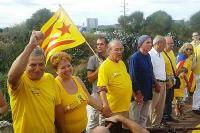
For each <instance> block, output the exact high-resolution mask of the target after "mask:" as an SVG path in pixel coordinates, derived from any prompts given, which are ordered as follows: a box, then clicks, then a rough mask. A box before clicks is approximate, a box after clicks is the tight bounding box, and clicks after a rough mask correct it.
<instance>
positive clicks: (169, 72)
mask: <svg viewBox="0 0 200 133" xmlns="http://www.w3.org/2000/svg"><path fill="white" fill-rule="evenodd" d="M165 39H166V47H165V49H164V51H163V52H162V55H163V58H164V61H165V71H166V77H167V80H168V82H167V83H166V100H165V109H164V114H163V122H164V123H165V122H178V121H177V120H176V119H174V118H173V117H172V116H171V115H172V101H173V98H174V89H173V88H172V86H173V83H174V73H173V69H172V67H173V68H174V70H175V71H176V58H175V56H174V52H173V50H172V49H173V46H174V41H173V39H172V37H170V36H167V37H165ZM168 57H169V58H168ZM171 63H172V65H171Z"/></svg>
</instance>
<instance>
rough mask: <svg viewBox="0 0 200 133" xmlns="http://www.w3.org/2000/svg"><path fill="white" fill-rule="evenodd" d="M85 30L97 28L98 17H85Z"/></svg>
mask: <svg viewBox="0 0 200 133" xmlns="http://www.w3.org/2000/svg"><path fill="white" fill-rule="evenodd" d="M86 21H87V30H91V29H97V27H98V19H97V18H87V20H86Z"/></svg>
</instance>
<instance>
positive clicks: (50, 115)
mask: <svg viewBox="0 0 200 133" xmlns="http://www.w3.org/2000/svg"><path fill="white" fill-rule="evenodd" d="M43 39H44V35H43V34H42V33H41V32H40V31H33V32H32V35H31V37H30V41H29V43H28V44H27V45H26V47H25V49H24V51H23V52H22V53H21V54H20V55H19V56H18V57H17V58H16V60H15V61H14V62H13V64H12V66H11V68H10V70H9V72H8V81H7V82H8V93H9V96H10V105H11V110H12V119H13V129H14V132H16V133H27V132H28V133H36V132H37V133H54V132H60V133H109V132H110V131H109V128H111V127H112V126H113V123H116V122H121V123H122V126H121V128H122V129H123V132H125V133H126V132H133V133H148V131H147V130H146V129H145V128H146V127H147V121H149V123H150V126H152V127H160V126H163V125H165V124H167V122H169V121H173V122H178V121H179V120H181V119H184V102H185V101H186V99H187V97H188V93H190V92H193V91H194V94H193V105H192V110H193V112H194V113H196V114H200V34H199V33H198V32H195V33H193V37H192V39H193V41H192V42H191V43H184V44H183V45H182V47H181V48H180V49H179V52H178V55H177V58H176V57H175V54H174V52H173V46H174V41H173V38H172V37H171V36H166V37H164V36H160V35H157V36H155V37H154V38H152V37H151V36H149V35H142V36H140V37H139V38H138V51H137V52H135V53H133V55H131V57H130V60H129V64H128V65H129V66H128V70H127V67H126V65H125V63H124V62H123V61H122V55H123V52H124V47H123V44H122V43H121V42H120V41H119V40H112V41H110V42H108V41H107V39H106V38H105V37H102V36H100V37H99V38H98V39H97V45H96V46H97V54H96V55H93V56H91V57H90V58H89V60H88V64H87V78H88V81H89V82H90V83H91V84H92V93H91V94H89V92H88V91H87V88H86V87H85V85H84V83H83V81H82V80H81V79H80V78H79V77H77V76H74V75H73V66H72V64H71V57H70V55H68V54H67V53H65V52H58V53H56V54H55V55H53V56H52V57H51V58H50V63H51V66H52V68H53V69H54V70H55V72H56V74H57V76H56V77H54V76H53V75H52V74H50V73H46V72H45V61H46V58H45V54H44V51H43V50H42V49H41V48H40V47H39V45H40V43H41V42H42V41H43ZM178 79H180V80H178ZM178 81H180V84H179V85H178V87H177V85H176V82H178ZM0 99H3V97H2V96H1V93H0ZM172 103H174V104H175V114H176V116H177V118H174V117H172ZM6 111H7V105H6V103H5V100H0V114H2V113H4V112H6Z"/></svg>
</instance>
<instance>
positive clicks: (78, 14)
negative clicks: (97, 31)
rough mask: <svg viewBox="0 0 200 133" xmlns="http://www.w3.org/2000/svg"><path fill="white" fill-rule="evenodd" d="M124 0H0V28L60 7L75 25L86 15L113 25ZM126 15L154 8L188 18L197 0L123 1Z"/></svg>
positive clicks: (199, 3)
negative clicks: (42, 10) (41, 11)
mask: <svg viewBox="0 0 200 133" xmlns="http://www.w3.org/2000/svg"><path fill="white" fill-rule="evenodd" d="M123 2H124V0H0V28H4V27H10V26H14V25H16V24H19V23H21V22H24V21H26V19H28V18H30V17H31V15H32V14H33V13H35V12H36V11H37V10H39V9H42V8H47V9H50V10H51V11H52V12H55V11H57V9H58V8H59V6H58V5H59V4H61V5H62V6H63V8H64V9H65V11H66V12H67V13H68V14H69V16H70V17H71V19H72V20H73V22H74V23H75V24H76V25H86V18H98V23H99V25H110V24H116V23H117V19H118V17H119V16H120V15H123ZM125 3H126V15H129V14H131V13H133V12H135V11H141V12H143V13H144V17H147V16H149V15H151V14H152V13H154V12H155V11H158V10H163V11H166V12H167V13H168V14H169V15H171V16H172V18H173V19H174V20H180V19H184V20H188V19H189V18H190V16H191V15H192V14H194V13H195V12H197V11H199V10H200V0H126V2H125Z"/></svg>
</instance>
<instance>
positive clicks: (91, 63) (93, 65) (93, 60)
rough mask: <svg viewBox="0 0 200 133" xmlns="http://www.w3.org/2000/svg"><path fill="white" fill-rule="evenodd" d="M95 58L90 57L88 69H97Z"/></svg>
mask: <svg viewBox="0 0 200 133" xmlns="http://www.w3.org/2000/svg"><path fill="white" fill-rule="evenodd" d="M95 70H96V68H95V58H93V56H92V57H90V58H89V60H88V64H87V71H95Z"/></svg>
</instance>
